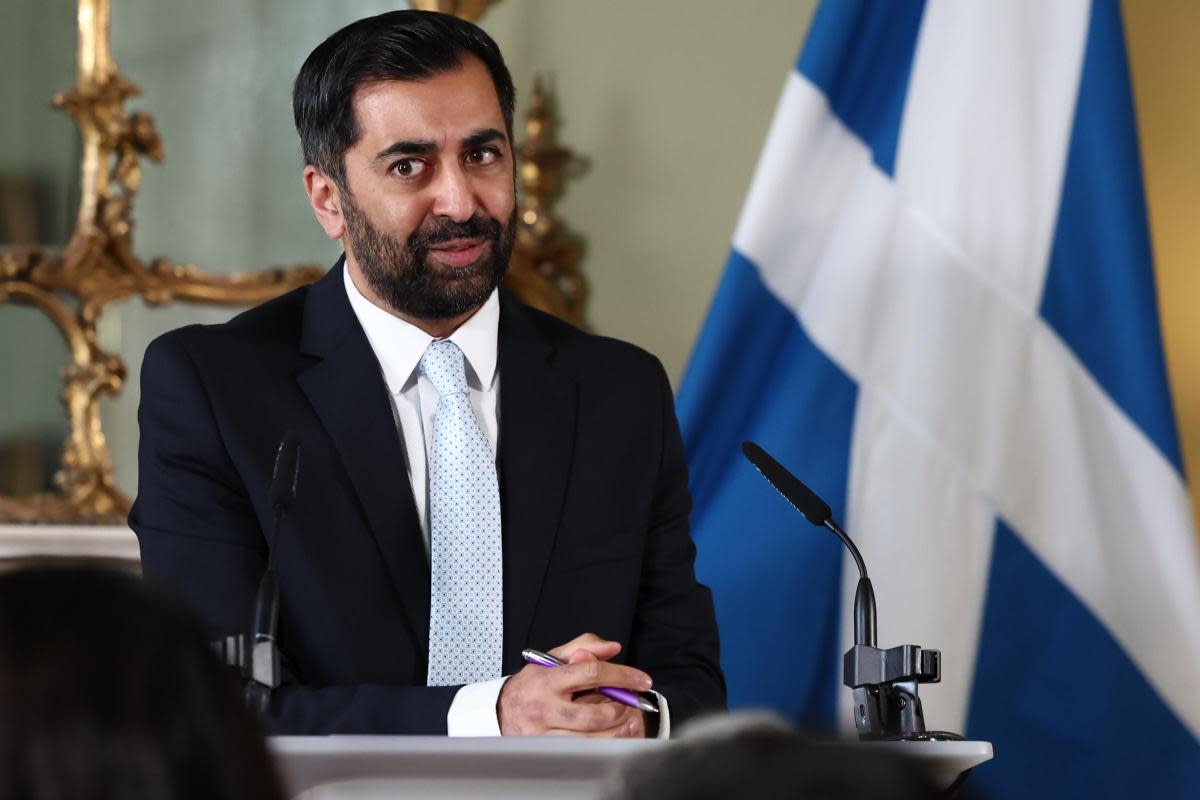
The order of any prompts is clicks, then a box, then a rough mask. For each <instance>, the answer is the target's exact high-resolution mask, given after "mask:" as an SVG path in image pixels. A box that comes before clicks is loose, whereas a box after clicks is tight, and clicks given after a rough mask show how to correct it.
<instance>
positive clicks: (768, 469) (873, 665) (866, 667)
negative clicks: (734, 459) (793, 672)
mask: <svg viewBox="0 0 1200 800" xmlns="http://www.w3.org/2000/svg"><path fill="white" fill-rule="evenodd" d="M742 453H744V454H745V456H746V458H747V459H748V460H749V461H750V463H751V464H753V465H754V467H755V469H757V470H758V471H759V472H760V473H762V476H763V477H764V478H766V479H767V481H768V482H769V483H770V484H771V485H772V486H774V487H775V489H776V490H778V492H779V493H780V494H781V495H783V497H784V499H786V500H787V501H788V502H789V503H791V504H792V506H793V507H795V508H796V510H797V511H799V512H800V513H801V514H803V515H804V518H805V519H807V520H808V521H809V522H811V523H812V524H813V525H816V526H818V527H824V528H828V529H829V530H831V531H833V533H834V534H835V535H836V536H837V537H838V538H839V539H841V540H842V543H843V544H844V545H845V546H846V549H847V550H849V551H850V555H851V556H852V557H853V558H854V563H855V564H856V565H857V566H858V588H857V589H856V590H855V593H854V646H853V647H851V648H850V650H848V651H847V652H846V654H845V656H844V657H843V658H842V682H843V683H844V684H845V685H846V686H847V687H849V688H850V689H851V691H852V692H853V695H854V706H855V707H854V727H855V728H856V729H857V730H858V735H859V738H861V739H962V738H963V737H962V736H960V735H958V734H956V733H947V732H945V731H926V730H925V714H924V711H923V710H922V708H921V699H920V697H918V696H917V685H918V684H921V683H937V682H938V681H940V680H941V678H942V666H941V665H942V662H941V652H939V651H937V650H930V649H926V648H921V647H919V646H917V645H912V644H905V645H900V646H899V647H892V648H890V649H888V650H881V649H879V648H878V647H877V646H876V627H875V622H876V613H875V591H874V589H873V588H872V587H871V581H870V579H869V578H868V577H867V565H866V563H865V562H864V561H863V557H862V554H861V553H860V552H859V551H858V547H856V546H855V544H854V542H853V541H851V539H850V536H849V535H848V534H847V533H846V532H845V531H844V530H842V528H841V527H840V526H839V525H838V524H837V523H836V522H834V521H833V512H832V510H831V509H830V508H829V504H828V503H826V502H825V501H824V500H822V499H821V498H820V497H818V496H817V495H816V493H815V492H813V490H812V489H809V488H808V487H807V486H805V485H804V484H803V483H802V482H801V481H800V479H799V478H797V477H796V476H795V475H793V474H792V473H790V472H788V471H787V470H786V469H784V467H783V465H782V464H780V463H779V462H778V461H776V460H775V459H774V458H772V457H771V456H770V454H768V453H767V452H766V451H765V450H763V449H762V448H761V447H759V446H758V445H757V444H755V443H754V442H743V443H742Z"/></svg>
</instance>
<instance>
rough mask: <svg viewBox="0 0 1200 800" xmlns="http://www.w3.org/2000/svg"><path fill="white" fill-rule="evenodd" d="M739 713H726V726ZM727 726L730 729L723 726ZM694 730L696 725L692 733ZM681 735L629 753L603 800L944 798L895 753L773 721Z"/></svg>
mask: <svg viewBox="0 0 1200 800" xmlns="http://www.w3.org/2000/svg"><path fill="white" fill-rule="evenodd" d="M736 717H737V715H736V714H735V715H731V722H732V721H733V719H734V718H736ZM726 728H727V729H726ZM696 730H698V728H697V727H696V726H693V727H692V729H691V731H690V733H694V732H695V731H696ZM690 733H689V732H688V731H685V734H684V736H683V737H682V739H681V740H679V741H676V742H673V743H672V745H671V746H670V747H666V748H661V749H654V750H649V751H647V752H645V753H641V754H639V755H637V756H634V757H633V758H632V759H630V760H628V761H627V762H626V763H625V764H623V765H622V766H621V767H620V768H619V770H618V771H617V773H616V774H615V775H614V776H612V777H611V778H610V781H609V784H608V786H607V787H606V789H605V791H604V792H602V793H601V798H602V799H603V800H725V798H729V797H747V798H755V800H840V798H847V799H849V798H857V797H870V798H872V799H873V800H936V799H937V798H939V797H941V796H942V795H941V793H940V792H938V791H937V789H936V788H935V787H934V786H933V784H932V783H930V781H929V779H928V778H927V777H926V775H925V774H924V773H923V772H922V771H921V769H920V768H919V767H918V766H917V765H916V764H915V763H913V762H911V761H908V760H907V759H905V758H903V757H902V756H900V755H899V754H897V753H895V752H885V751H881V750H871V749H868V748H866V747H861V746H857V745H854V744H841V743H837V742H823V741H817V740H812V739H808V738H806V737H804V736H802V735H800V734H799V733H796V732H795V731H792V730H788V729H786V728H783V727H779V726H777V725H776V724H770V725H764V724H761V723H759V722H757V721H755V722H754V723H753V724H751V725H749V726H746V725H730V726H717V729H716V732H715V734H714V733H707V732H706V733H701V735H699V736H692V735H690Z"/></svg>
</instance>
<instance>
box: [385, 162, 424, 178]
mask: <svg viewBox="0 0 1200 800" xmlns="http://www.w3.org/2000/svg"><path fill="white" fill-rule="evenodd" d="M428 166H429V165H428V164H426V163H425V162H424V161H423V160H422V159H419V158H402V159H400V160H399V161H397V162H396V163H395V164H392V166H391V171H392V172H394V173H395V174H396V175H398V176H399V177H401V178H415V177H417V176H418V175H420V174H421V173H422V172H424V171H425V170H426V169H427V168H428Z"/></svg>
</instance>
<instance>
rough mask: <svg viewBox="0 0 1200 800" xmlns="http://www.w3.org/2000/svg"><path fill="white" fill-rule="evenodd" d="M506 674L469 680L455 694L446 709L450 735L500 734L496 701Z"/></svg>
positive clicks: (447, 732)
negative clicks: (482, 679) (486, 679)
mask: <svg viewBox="0 0 1200 800" xmlns="http://www.w3.org/2000/svg"><path fill="white" fill-rule="evenodd" d="M506 680H508V676H507V675H506V676H504V677H503V678H493V679H492V680H490V681H484V682H483V683H468V684H467V685H466V686H464V687H462V688H461V689H459V690H458V691H457V692H456V693H455V694H454V700H453V701H452V702H451V703H450V710H449V711H447V712H446V734H447V735H449V736H499V735H500V718H499V717H498V716H497V715H496V702H497V701H498V700H499V699H500V689H502V688H503V687H504V682H505V681H506Z"/></svg>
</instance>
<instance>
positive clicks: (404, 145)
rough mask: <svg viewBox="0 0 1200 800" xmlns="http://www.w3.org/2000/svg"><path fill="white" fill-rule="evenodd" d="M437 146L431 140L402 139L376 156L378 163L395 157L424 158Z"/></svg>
mask: <svg viewBox="0 0 1200 800" xmlns="http://www.w3.org/2000/svg"><path fill="white" fill-rule="evenodd" d="M435 149H437V146H436V145H435V144H434V143H433V142H432V141H430V140H429V139H401V140H400V141H398V142H392V143H391V144H390V145H388V146H387V147H385V148H383V149H382V150H380V151H379V152H378V153H376V154H375V160H376V161H383V160H384V159H388V158H392V157H393V156H400V155H406V156H423V155H425V154H426V153H432V152H433V151H434V150H435Z"/></svg>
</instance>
